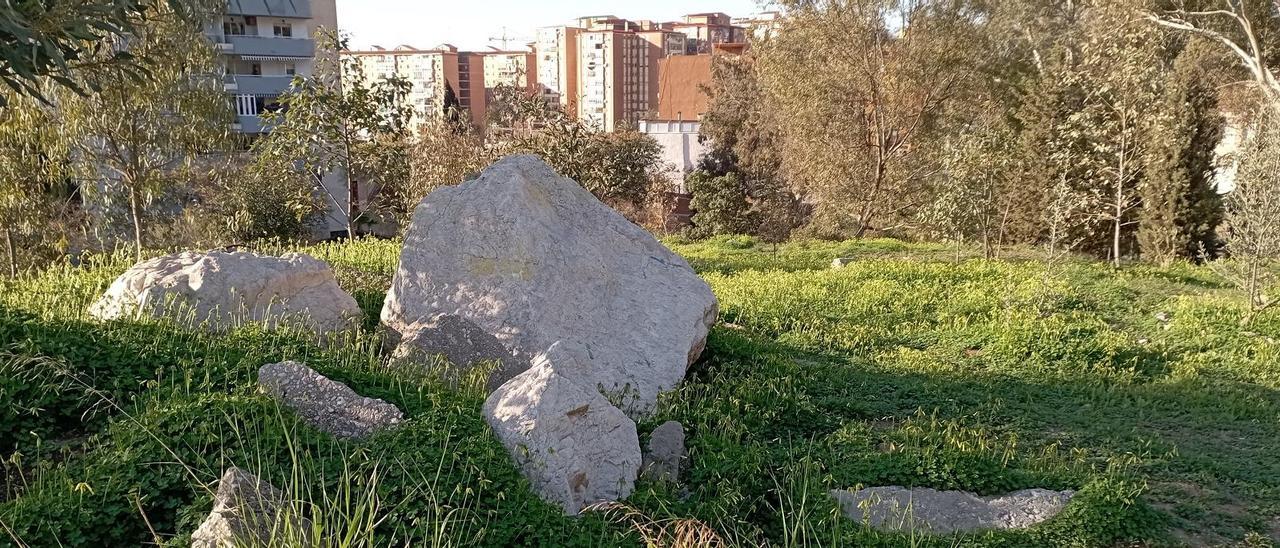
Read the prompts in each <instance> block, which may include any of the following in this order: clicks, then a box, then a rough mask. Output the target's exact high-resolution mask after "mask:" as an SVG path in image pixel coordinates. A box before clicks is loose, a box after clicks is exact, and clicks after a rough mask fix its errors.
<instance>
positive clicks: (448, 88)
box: [342, 44, 483, 120]
mask: <svg viewBox="0 0 1280 548" xmlns="http://www.w3.org/2000/svg"><path fill="white" fill-rule="evenodd" d="M342 55H343V56H345V57H348V58H353V59H355V60H356V61H357V62H359V64H360V68H361V69H362V70H363V72H364V77H365V78H366V79H367V80H369V81H370V82H373V81H377V80H379V79H383V78H393V77H399V78H402V79H404V80H406V81H408V82H409V84H410V86H411V87H410V89H409V96H408V101H409V104H410V105H412V106H413V110H414V115H415V116H417V117H418V119H420V120H423V119H435V118H438V117H439V116H441V113H443V112H444V107H445V99H446V96H447V95H449V93H450V92H452V94H453V96H454V98H455V99H456V100H457V101H458V104H459V105H460V106H463V107H474V106H475V105H472V104H471V101H472V100H473V99H474V98H475V90H474V89H472V88H473V87H474V86H473V84H474V82H470V81H468V84H469V86H468V89H467V90H466V91H467V93H466V94H464V93H463V92H462V91H460V88H461V85H460V83H461V79H460V78H459V59H458V58H459V55H458V48H456V47H453V46H451V45H449V44H441V45H440V46H438V47H436V48H435V49H417V48H415V47H413V46H408V45H401V46H397V47H396V48H395V49H383V48H380V47H377V46H374V48H373V49H370V50H365V51H345V52H343V53H342ZM471 70H472V69H471V67H468V74H469V75H470V74H472V72H471ZM480 93H481V95H482V96H483V91H481V92H480Z"/></svg>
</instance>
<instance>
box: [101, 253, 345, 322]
mask: <svg viewBox="0 0 1280 548" xmlns="http://www.w3.org/2000/svg"><path fill="white" fill-rule="evenodd" d="M89 313H90V314H91V315H92V316H94V317H95V318H99V319H104V320H110V319H117V318H129V317H135V316H137V315H151V316H158V317H159V316H168V317H174V318H176V319H178V320H179V321H184V322H190V323H191V324H194V325H200V326H203V327H205V328H208V329H211V330H214V331H220V330H225V329H229V328H233V327H235V326H237V325H240V324H243V323H262V324H265V325H266V326H267V327H276V326H277V325H279V324H281V323H288V324H290V325H296V326H299V327H303V328H306V329H310V330H313V331H315V332H317V333H320V334H327V333H331V332H336V331H344V330H348V329H353V328H355V327H357V326H358V325H359V323H360V318H361V311H360V306H359V305H358V304H357V303H356V300H355V299H354V298H352V297H351V295H348V294H347V293H346V292H344V291H343V290H342V288H340V287H338V282H337V279H336V278H334V276H333V271H332V270H331V269H330V268H329V265H328V264H326V263H325V262H324V261H321V260H319V259H316V258H314V257H310V256H308V255H303V254H300V253H288V254H285V255H283V256H281V257H271V256H266V255H258V254H255V253H248V252H232V253H228V252H224V251H210V252H208V253H192V252H185V253H177V254H173V255H165V256H163V257H156V258H154V259H151V260H147V261H143V262H141V263H138V264H136V265H134V266H133V267H131V268H130V269H129V270H127V271H125V273H124V274H121V275H120V277H119V278H116V280H115V282H113V283H112V284H111V286H110V287H109V288H107V291H106V293H105V294H103V296H102V297H101V298H100V299H98V300H97V301H96V302H94V303H93V305H92V306H91V307H90V308H89Z"/></svg>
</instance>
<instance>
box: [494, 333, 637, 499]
mask: <svg viewBox="0 0 1280 548" xmlns="http://www.w3.org/2000/svg"><path fill="white" fill-rule="evenodd" d="M590 368H591V358H590V353H589V352H587V350H586V349H585V348H583V347H581V346H579V345H571V344H566V343H562V342H557V343H556V344H554V345H552V346H551V348H549V349H547V351H546V352H544V353H542V354H540V355H538V356H537V357H536V358H534V360H533V365H532V367H530V368H529V370H527V371H525V372H523V373H521V374H519V375H516V377H515V378H513V379H511V380H510V381H507V383H506V384H503V385H502V386H501V387H499V388H498V390H496V391H494V393H493V394H490V395H489V399H488V400H486V401H485V402H484V415H485V420H486V421H488V423H489V426H490V427H492V428H493V432H494V434H495V435H496V436H497V438H498V440H499V441H501V442H502V445H503V446H504V447H506V448H507V452H508V453H510V454H511V458H512V459H513V460H514V461H515V463H516V466H517V467H519V468H520V470H521V471H522V472H523V473H524V475H525V477H527V478H529V482H530V483H532V484H533V489H534V491H535V492H537V493H538V495H539V496H541V497H542V499H543V500H546V501H547V502H551V503H553V504H556V505H558V506H560V507H561V508H562V509H563V510H564V513H565V514H567V515H577V514H578V513H579V512H581V511H582V509H583V508H584V507H586V506H589V505H591V504H594V503H597V502H605V501H617V500H620V499H623V498H626V497H627V496H628V495H630V494H631V491H632V490H633V489H634V488H635V480H636V474H637V473H638V472H639V470H640V463H641V457H640V442H639V438H638V437H637V435H636V425H635V423H634V422H632V420H631V419H630V418H627V416H626V414H624V413H623V412H622V411H621V410H620V409H618V408H617V407H614V406H613V404H611V403H609V400H606V399H605V398H604V396H602V395H601V394H600V392H599V390H598V389H596V388H595V387H591V388H587V387H585V386H582V385H580V384H578V383H577V382H575V381H574V380H571V379H575V378H578V379H580V378H590V376H589V373H590V371H589V369H590Z"/></svg>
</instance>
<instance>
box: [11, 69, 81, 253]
mask: <svg viewBox="0 0 1280 548" xmlns="http://www.w3.org/2000/svg"><path fill="white" fill-rule="evenodd" d="M4 99H5V101H6V107H5V108H3V109H0V230H2V231H3V233H4V234H3V237H4V242H3V243H4V248H5V258H6V263H7V265H8V274H9V276H10V277H13V276H16V275H17V274H18V270H19V266H20V265H21V264H23V263H27V264H31V263H32V262H34V261H31V260H23V259H20V258H19V257H18V253H19V252H20V251H21V252H22V253H24V254H31V253H32V252H33V250H32V249H31V248H32V247H33V246H31V245H29V243H30V242H31V241H33V240H44V239H46V238H47V237H49V236H52V234H49V233H47V232H48V231H49V230H50V225H51V224H53V223H51V221H52V220H53V219H52V217H53V213H54V212H55V211H57V209H58V204H57V203H56V202H57V198H58V194H59V193H58V192H57V191H58V190H59V188H58V187H59V185H60V183H62V182H63V180H64V178H65V177H66V176H67V171H68V170H67V167H68V164H67V163H68V159H69V144H70V141H69V140H68V135H67V134H66V133H65V132H63V131H61V130H60V128H59V127H58V125H57V124H56V123H55V117H54V113H53V112H52V109H51V107H49V106H48V105H46V104H43V103H40V102H38V101H37V100H36V99H34V98H32V97H29V96H23V95H18V94H16V93H15V94H12V95H10V96H8V97H4ZM24 241H25V242H28V243H27V245H24ZM21 248H25V249H21Z"/></svg>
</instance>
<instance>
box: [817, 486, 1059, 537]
mask: <svg viewBox="0 0 1280 548" xmlns="http://www.w3.org/2000/svg"><path fill="white" fill-rule="evenodd" d="M831 494H832V496H834V497H835V498H836V500H837V501H839V502H840V507H841V509H842V510H843V511H844V514H845V516H847V517H849V518H850V519H853V520H856V521H858V522H859V523H867V524H869V525H870V526H871V527H873V528H875V529H879V530H883V531H918V532H928V533H934V534H947V533H957V532H966V531H978V530H983V529H1023V528H1026V527H1031V526H1032V525H1035V524H1037V523H1040V522H1042V521H1045V520H1047V519H1049V518H1051V517H1053V516H1055V515H1057V514H1058V512H1061V511H1062V509H1063V508H1065V507H1066V505H1067V502H1069V501H1070V500H1071V497H1072V496H1074V495H1075V492H1074V491H1049V490H1046V489H1026V490H1023V491H1016V492H1013V493H1010V494H1008V495H1004V496H1000V497H979V496H977V495H974V494H972V493H966V492H964V491H938V490H935V489H928V488H923V487H918V488H915V489H907V488H905V487H896V486H892V487H870V488H867V489H862V490H859V491H842V490H836V491H832V492H831Z"/></svg>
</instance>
